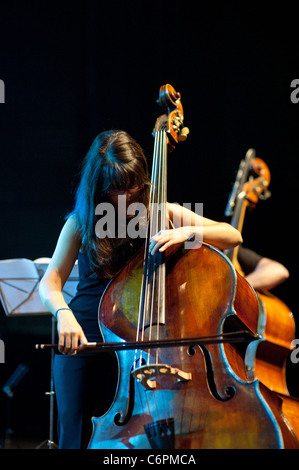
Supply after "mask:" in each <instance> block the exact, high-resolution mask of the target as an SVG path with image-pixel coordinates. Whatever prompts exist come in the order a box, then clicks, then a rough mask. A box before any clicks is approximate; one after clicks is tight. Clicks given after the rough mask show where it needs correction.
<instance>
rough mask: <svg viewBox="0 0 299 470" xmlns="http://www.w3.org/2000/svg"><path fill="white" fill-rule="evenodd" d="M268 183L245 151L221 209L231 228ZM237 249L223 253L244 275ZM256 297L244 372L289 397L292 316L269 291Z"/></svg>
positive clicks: (263, 167) (259, 163)
mask: <svg viewBox="0 0 299 470" xmlns="http://www.w3.org/2000/svg"><path fill="white" fill-rule="evenodd" d="M250 174H251V175H252V176H251V177H249V175H250ZM253 175H254V176H253ZM270 180H271V175H270V170H269V168H268V166H267V164H266V163H265V162H264V161H263V160H262V159H260V158H257V157H256V152H255V150H254V149H249V150H248V151H247V153H246V156H245V159H244V160H241V162H240V165H239V169H238V172H237V176H236V180H235V183H234V185H233V189H232V192H231V195H230V197H229V200H228V203H227V207H226V210H225V215H226V216H231V222H230V223H231V225H232V226H233V227H235V228H237V229H238V230H239V231H240V232H241V233H242V229H243V224H244V218H245V214H246V210H247V208H248V207H251V208H255V207H256V205H257V203H258V201H259V200H260V199H268V197H269V196H270V194H271V193H270V192H269V189H268V187H269V184H270ZM238 249H239V247H235V248H232V249H230V250H225V254H226V256H228V258H229V259H230V260H231V261H232V263H233V265H234V267H235V268H236V269H237V270H238V272H239V273H241V274H242V275H244V273H243V272H242V269H241V267H240V264H239V262H238ZM257 296H258V300H259V303H260V313H259V323H258V334H259V335H260V336H261V340H260V341H259V342H256V343H255V344H254V348H249V350H250V354H248V363H249V362H251V363H252V362H254V364H253V363H252V364H251V365H248V366H247V370H248V373H253V374H255V376H256V377H258V378H259V379H260V380H261V381H262V382H263V383H264V384H265V385H266V386H267V387H269V388H270V389H271V390H274V391H276V392H278V393H282V394H284V395H289V391H288V387H287V382H286V362H287V358H288V356H289V355H290V353H291V350H292V349H293V346H292V342H293V340H294V339H295V328H296V326H295V320H294V316H293V314H292V312H291V310H290V309H289V307H288V306H287V305H286V304H285V303H284V302H282V300H280V299H278V298H277V297H276V296H274V295H273V294H272V293H270V292H269V291H266V290H263V291H257Z"/></svg>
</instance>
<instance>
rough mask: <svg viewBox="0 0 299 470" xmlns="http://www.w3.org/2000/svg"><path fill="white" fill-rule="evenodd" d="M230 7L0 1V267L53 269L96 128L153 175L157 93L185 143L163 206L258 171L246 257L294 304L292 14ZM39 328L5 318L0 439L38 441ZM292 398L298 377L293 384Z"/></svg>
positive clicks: (219, 209) (211, 193) (45, 359)
mask: <svg viewBox="0 0 299 470" xmlns="http://www.w3.org/2000/svg"><path fill="white" fill-rule="evenodd" d="M243 3H244V2H242V8H240V6H239V2H221V3H220V2H219V4H217V3H215V2H201V1H200V2H194V1H193V2H188V1H187V2H179V1H173V2H165V1H159V2H157V1H151V2H147V1H145V2H140V1H138V2H135V1H119V2H115V1H110V2H104V1H88V0H87V1H76V2H67V1H61V2H53V1H47V0H39V1H31V0H30V1H29V0H27V1H26V2H22V1H14V0H12V1H10V2H5V3H3V2H2V4H1V11H0V79H1V80H3V81H4V83H5V103H4V104H0V149H1V163H0V165H1V167H0V168H1V172H0V175H1V176H0V178H1V200H0V207H1V245H0V259H11V258H29V259H36V258H38V257H42V256H47V257H48V256H51V254H52V252H53V250H54V247H55V244H56V240H57V237H58V234H59V232H60V229H61V227H62V225H63V222H64V216H65V214H66V213H67V212H68V211H69V210H70V209H71V208H72V202H73V194H74V189H75V184H76V181H77V177H78V171H79V166H80V162H81V161H82V158H83V157H84V155H85V153H86V152H87V150H88V148H89V146H90V144H91V142H92V140H93V138H94V137H95V136H96V134H97V133H98V132H100V131H102V130H104V129H110V128H119V129H124V130H126V131H128V132H129V133H130V134H131V135H132V136H134V137H135V138H136V139H137V140H138V141H139V142H140V143H141V145H142V146H143V148H144V149H145V151H146V154H147V155H148V158H149V163H150V162H151V155H152V150H153V137H152V134H151V133H152V130H153V127H154V123H155V120H156V118H157V117H158V116H159V115H160V114H161V111H160V109H159V107H158V106H157V104H156V99H157V98H158V92H159V87H160V86H161V85H163V84H165V83H170V84H172V85H173V86H174V87H175V89H176V90H177V91H179V92H180V93H181V95H182V103H183V107H184V112H185V125H186V126H188V127H189V128H190V136H189V138H188V140H187V141H186V142H185V143H181V144H179V145H178V146H177V148H176V150H175V152H174V153H173V154H172V155H171V156H170V157H169V174H168V199H169V200H170V201H175V202H180V203H183V202H191V203H195V202H203V204H204V215H205V216H206V217H209V218H213V219H215V220H225V217H224V210H225V207H226V203H227V199H228V196H229V193H230V190H231V187H232V183H233V181H234V178H235V175H236V171H237V168H238V165H239V162H240V160H241V158H243V157H244V155H245V153H246V151H247V150H248V148H250V147H253V148H255V149H256V151H257V156H258V157H260V158H262V159H263V160H265V162H266V163H267V164H268V166H269V168H270V171H271V176H272V181H271V185H270V190H271V192H272V197H271V198H270V199H269V200H267V201H260V202H259V204H258V206H257V208H256V209H255V210H254V211H251V212H250V211H249V212H248V213H247V215H246V219H245V225H244V231H243V238H244V245H246V246H248V247H250V248H252V249H254V250H256V251H258V252H259V253H261V254H262V255H264V256H267V257H270V258H274V259H276V260H279V261H280V262H282V263H283V264H284V265H285V266H287V268H288V269H289V271H290V279H289V280H288V281H287V282H286V283H285V284H284V285H282V286H280V287H279V288H277V289H276V290H275V291H274V293H275V294H276V295H278V296H279V297H280V298H281V299H283V300H284V301H285V302H286V303H287V304H288V305H289V307H290V308H291V309H292V311H293V313H294V316H295V318H296V320H297V323H298V322H299V311H298V304H297V268H298V257H297V230H298V229H297V226H296V222H297V209H296V202H297V190H298V174H297V169H298V156H299V143H298V123H299V103H298V104H294V103H292V102H291V100H290V95H291V91H292V89H291V87H290V84H291V82H292V80H293V79H295V78H297V77H298V53H297V38H296V33H295V31H296V28H297V24H296V15H295V14H294V10H293V4H287V3H286V2H284V3H283V7H282V6H281V5H280V4H279V3H277V2H274V4H273V3H272V4H271V7H269V8H268V9H263V10H261V8H260V7H259V6H254V5H253V4H251V3H250V5H248V7H247V8H245V7H244V5H243ZM50 324H51V323H50V319H49V317H48V316H46V317H30V318H28V317H26V318H25V317H24V318H9V319H6V318H4V315H3V312H2V315H1V325H2V326H1V332H2V334H1V336H2V338H4V340H5V347H6V363H5V364H0V385H1V389H2V386H3V384H4V383H5V381H6V380H7V378H8V377H9V376H10V375H11V374H12V372H13V371H14V370H15V369H16V367H17V366H18V365H19V364H20V363H21V364H26V365H28V366H29V372H28V374H27V375H26V376H25V377H24V379H23V380H22V381H21V382H20V384H19V385H18V386H17V387H16V389H15V395H14V398H13V400H12V403H11V405H12V407H11V414H9V415H8V414H7V409H8V406H7V398H6V396H5V394H4V393H3V392H2V391H1V390H0V396H1V400H0V411H1V415H0V416H1V418H0V430H1V433H2V435H4V430H5V429H6V428H7V427H8V425H10V426H11V427H12V429H13V431H14V434H13V435H12V439H13V440H14V439H15V441H13V444H12V445H13V446H14V445H15V446H17V445H21V444H20V443H19V444H17V442H19V441H17V439H23V438H24V439H25V438H26V439H27V440H30V439H31V440H32V441H34V445H35V444H38V443H39V442H41V441H43V440H44V439H47V437H48V436H47V429H48V398H47V397H45V396H44V393H45V391H47V390H48V388H49V377H50V370H49V364H50V357H49V355H47V353H38V352H36V351H34V347H33V346H34V344H35V343H36V342H43V341H45V340H47V341H48V339H49V335H50ZM292 383H293V386H294V387H295V388H296V384H297V378H296V374H295V375H294V373H293V376H292Z"/></svg>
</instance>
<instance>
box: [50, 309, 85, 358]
mask: <svg viewBox="0 0 299 470" xmlns="http://www.w3.org/2000/svg"><path fill="white" fill-rule="evenodd" d="M57 321H58V323H57V331H58V349H59V352H61V353H62V354H76V353H77V351H82V350H83V349H84V348H85V347H86V345H87V339H86V337H85V335H84V332H83V330H82V328H81V326H80V325H79V323H78V322H77V320H76V318H75V316H74V314H73V312H72V311H71V310H60V311H59V312H58V313H57Z"/></svg>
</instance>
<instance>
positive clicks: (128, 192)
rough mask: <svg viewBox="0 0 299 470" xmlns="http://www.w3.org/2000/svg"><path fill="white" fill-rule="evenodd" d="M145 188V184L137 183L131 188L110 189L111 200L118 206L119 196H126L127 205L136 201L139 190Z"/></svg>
mask: <svg viewBox="0 0 299 470" xmlns="http://www.w3.org/2000/svg"><path fill="white" fill-rule="evenodd" d="M143 188H144V185H142V186H138V185H137V184H136V185H135V186H133V187H132V188H130V189H112V190H111V191H108V197H109V201H110V202H111V203H112V204H113V205H114V207H117V205H118V196H126V205H127V207H128V206H129V204H131V203H132V202H136V198H137V197H138V193H139V191H141V190H142V189H143Z"/></svg>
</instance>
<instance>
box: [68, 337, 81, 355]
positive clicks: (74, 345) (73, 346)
mask: <svg viewBox="0 0 299 470" xmlns="http://www.w3.org/2000/svg"><path fill="white" fill-rule="evenodd" d="M78 340H79V334H78V333H76V332H75V333H73V334H72V343H71V349H70V351H69V353H70V354H74V353H75V352H76V351H77V349H78Z"/></svg>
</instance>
